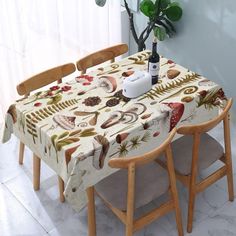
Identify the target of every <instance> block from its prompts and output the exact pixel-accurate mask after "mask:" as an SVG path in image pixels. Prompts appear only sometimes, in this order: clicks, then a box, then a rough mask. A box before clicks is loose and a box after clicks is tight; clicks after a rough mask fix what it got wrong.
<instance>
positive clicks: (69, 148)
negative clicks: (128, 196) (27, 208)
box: [2, 51, 226, 210]
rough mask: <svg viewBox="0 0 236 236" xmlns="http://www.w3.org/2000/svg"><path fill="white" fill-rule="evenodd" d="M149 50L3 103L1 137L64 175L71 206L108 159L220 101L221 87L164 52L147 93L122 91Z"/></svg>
mask: <svg viewBox="0 0 236 236" xmlns="http://www.w3.org/2000/svg"><path fill="white" fill-rule="evenodd" d="M149 54H150V52H149V51H143V52H140V53H137V54H134V55H132V56H130V57H127V58H125V59H123V60H121V61H119V62H115V63H112V64H109V65H108V66H105V67H100V68H98V69H96V70H94V71H92V72H91V73H89V74H87V75H84V76H79V77H77V78H75V79H74V80H73V81H70V82H68V83H64V84H59V85H58V86H52V87H51V88H50V89H48V90H41V91H40V92H36V93H34V94H32V95H31V96H29V97H27V98H23V99H21V100H20V101H18V102H16V103H15V104H13V105H11V106H10V107H9V110H8V113H7V114H6V120H5V130H4V133H3V140H2V141H3V142H6V141H7V140H9V139H10V136H11V133H14V134H15V135H16V136H17V137H18V138H19V139H20V140H21V141H22V142H23V143H25V144H26V145H27V146H28V147H29V148H30V149H31V150H32V151H33V152H34V153H35V154H36V155H38V156H39V157H40V158H41V159H42V160H43V161H44V162H46V163H47V164H48V165H49V166H50V167H51V168H52V169H53V170H54V171H55V172H56V173H57V174H58V175H59V176H61V177H62V179H63V180H64V181H65V186H66V188H65V197H66V199H67V201H68V202H69V203H70V204H71V205H72V207H73V208H74V209H76V210H80V209H82V208H83V207H84V206H85V205H86V203H87V196H86V191H85V190H86V188H87V187H88V186H92V185H94V184H96V183H97V182H98V181H100V180H101V179H103V178H105V177H107V176H108V175H110V174H112V173H114V172H115V171H117V170H115V169H111V168H110V167H109V166H108V165H107V163H108V160H109V159H110V158H112V157H120V158H128V157H129V156H133V155H140V154H142V153H145V152H147V151H150V150H151V149H153V148H155V147H157V146H158V145H160V144H161V143H162V142H163V140H164V139H165V138H166V137H167V135H168V132H170V130H171V129H173V127H175V126H180V125H186V124H194V123H199V122H203V121H207V120H210V119H212V118H213V117H215V116H216V115H217V114H218V112H219V108H221V107H222V106H223V105H224V100H226V97H225V95H224V92H223V90H222V89H221V87H220V86H219V85H217V84H216V83H214V82H212V81H209V80H207V79H205V78H204V77H202V76H200V75H198V74H196V73H193V72H191V71H189V70H188V69H185V68H184V67H182V66H180V65H177V64H176V63H174V62H173V61H171V60H167V59H166V58H161V61H160V63H161V66H160V79H159V82H158V84H157V85H154V86H153V88H152V90H151V91H149V92H148V93H146V94H144V95H142V96H140V97H138V98H135V99H128V98H126V97H124V96H123V95H122V82H123V80H124V79H125V78H126V77H127V76H129V75H131V74H132V73H133V72H134V71H135V70H146V69H147V59H148V56H149ZM178 137H179V136H176V137H175V138H178ZM121 184H122V183H121ZM112 187H113V186H111V190H112Z"/></svg>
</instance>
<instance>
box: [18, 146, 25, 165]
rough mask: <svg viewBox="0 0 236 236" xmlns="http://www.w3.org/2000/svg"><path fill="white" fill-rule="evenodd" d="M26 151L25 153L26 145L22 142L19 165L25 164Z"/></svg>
mask: <svg viewBox="0 0 236 236" xmlns="http://www.w3.org/2000/svg"><path fill="white" fill-rule="evenodd" d="M24 151H25V144H24V143H22V142H20V148H19V164H20V165H22V164H23V160H24Z"/></svg>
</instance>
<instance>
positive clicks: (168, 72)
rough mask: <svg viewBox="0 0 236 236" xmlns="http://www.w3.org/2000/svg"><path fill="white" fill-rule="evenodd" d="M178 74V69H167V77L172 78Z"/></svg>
mask: <svg viewBox="0 0 236 236" xmlns="http://www.w3.org/2000/svg"><path fill="white" fill-rule="evenodd" d="M179 74H180V71H178V70H174V69H170V70H168V71H167V77H168V79H174V78H176V77H177V76H178V75H179Z"/></svg>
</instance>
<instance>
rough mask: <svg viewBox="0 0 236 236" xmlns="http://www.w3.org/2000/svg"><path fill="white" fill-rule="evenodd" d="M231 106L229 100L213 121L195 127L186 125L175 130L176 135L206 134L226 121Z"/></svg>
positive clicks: (231, 100)
mask: <svg viewBox="0 0 236 236" xmlns="http://www.w3.org/2000/svg"><path fill="white" fill-rule="evenodd" d="M232 104H233V99H232V98H230V99H229V100H228V101H227V103H226V105H225V107H224V110H223V111H222V112H221V113H220V114H219V115H218V116H217V117H215V118H214V119H212V120H210V121H207V122H203V123H200V124H197V125H186V126H181V127H179V128H178V129H177V133H179V134H184V135H193V134H196V133H198V134H202V133H206V132H208V131H209V130H211V129H213V128H214V127H215V126H216V125H218V124H219V123H220V122H221V121H223V120H225V119H228V115H229V110H230V108H231V106H232Z"/></svg>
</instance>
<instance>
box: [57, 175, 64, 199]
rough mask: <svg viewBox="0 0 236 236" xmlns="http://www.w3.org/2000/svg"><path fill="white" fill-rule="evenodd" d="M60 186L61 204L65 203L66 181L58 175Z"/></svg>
mask: <svg viewBox="0 0 236 236" xmlns="http://www.w3.org/2000/svg"><path fill="white" fill-rule="evenodd" d="M58 184H59V196H60V202H64V201H65V196H64V193H63V192H64V188H65V187H64V181H63V179H62V178H61V177H60V176H59V175H58Z"/></svg>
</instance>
